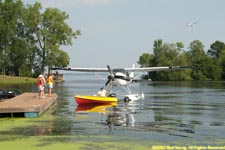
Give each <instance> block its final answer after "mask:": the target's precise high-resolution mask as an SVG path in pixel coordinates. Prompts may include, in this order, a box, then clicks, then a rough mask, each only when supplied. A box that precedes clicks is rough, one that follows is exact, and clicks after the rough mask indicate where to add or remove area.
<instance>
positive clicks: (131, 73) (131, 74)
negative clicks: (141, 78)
mask: <svg viewBox="0 0 225 150" xmlns="http://www.w3.org/2000/svg"><path fill="white" fill-rule="evenodd" d="M132 68H133V69H134V68H135V64H133V66H132ZM130 78H132V79H133V78H134V72H130Z"/></svg>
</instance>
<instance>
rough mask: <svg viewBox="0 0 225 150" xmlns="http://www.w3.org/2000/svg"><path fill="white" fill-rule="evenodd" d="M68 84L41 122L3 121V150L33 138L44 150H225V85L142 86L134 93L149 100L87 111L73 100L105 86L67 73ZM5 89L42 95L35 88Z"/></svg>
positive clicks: (0, 130) (93, 78)
mask: <svg viewBox="0 0 225 150" xmlns="http://www.w3.org/2000/svg"><path fill="white" fill-rule="evenodd" d="M103 77H105V76H104V75H103ZM64 79H65V80H66V82H64V83H58V84H56V85H55V87H54V90H53V92H56V93H57V94H58V99H57V102H56V103H55V104H54V105H53V106H52V107H51V108H50V109H49V110H48V111H47V112H46V113H45V114H43V115H42V116H41V117H40V118H32V119H29V118H1V119H0V121H1V123H2V125H1V127H0V135H1V137H0V146H1V145H3V143H4V142H6V141H8V140H9V139H11V140H12V139H13V140H15V141H18V142H15V143H18V144H19V143H20V142H21V139H22V140H23V141H26V140H28V139H30V138H35V139H34V140H37V139H38V142H37V141H36V142H37V143H38V144H36V142H34V143H33V146H37V145H39V146H40V145H41V146H42V149H43V148H45V146H49V145H54V144H56V143H61V144H62V145H64V146H65V145H67V144H68V143H69V144H72V143H76V142H79V143H82V142H83V143H85V146H84V145H82V146H80V147H81V148H80V149H105V148H107V149H110V148H112V149H113V148H115V149H119V148H121V149H124V148H126V149H127V148H131V147H132V148H134V147H133V146H137V147H136V148H135V149H160V148H161V149H170V148H171V149H176V148H177V149H178V148H180V149H185V148H186V149H194V148H196V149H197V148H200V146H203V148H204V147H205V148H206V147H207V146H219V147H220V148H222V146H225V134H224V133H225V111H224V108H225V99H224V97H225V82H191V81H184V82H154V81H148V82H138V83H134V84H132V85H131V87H130V88H131V89H132V91H135V92H134V93H141V92H142V91H143V93H144V94H145V98H144V99H141V100H137V101H131V102H129V103H124V101H123V99H122V98H120V99H119V102H118V104H117V106H104V107H103V106H95V107H94V106H92V107H91V106H89V109H88V108H82V107H78V106H77V104H76V102H75V101H74V98H73V96H74V95H75V94H85V95H88V94H91V95H92V94H96V93H97V91H98V89H99V88H100V87H102V86H103V85H104V84H105V82H106V81H103V80H102V79H100V78H98V77H96V76H95V75H93V74H82V73H66V74H64ZM0 88H1V89H3V88H5V89H10V88H11V89H12V88H20V89H21V90H22V91H23V92H37V88H36V85H26V86H22V85H21V86H9V87H2V86H0ZM116 92H117V93H118V95H121V94H123V93H125V92H124V91H122V90H116ZM82 109H83V111H81V110H82ZM40 136H41V137H44V138H47V139H48V141H49V138H50V137H51V140H50V141H51V142H50V143H51V144H49V143H48V144H47V142H46V141H43V140H40V139H39V137H40ZM52 137H54V138H52ZM65 137H66V138H65ZM59 138H60V140H59ZM62 139H63V140H62ZM43 143H44V144H43ZM101 143H107V144H108V145H102V144H101ZM110 143H111V145H110ZM124 143H126V144H124ZM76 144H77V143H76ZM95 144H97V145H95ZM67 146H68V145H67ZM73 146H74V145H73ZM92 146H94V147H92ZM169 146H173V147H169ZM175 146H177V147H175ZM191 146H192V147H191ZM71 147H72V146H71Z"/></svg>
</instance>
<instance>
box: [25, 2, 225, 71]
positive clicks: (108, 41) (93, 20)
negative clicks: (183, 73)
mask: <svg viewBox="0 0 225 150" xmlns="http://www.w3.org/2000/svg"><path fill="white" fill-rule="evenodd" d="M36 1H38V2H40V3H42V6H43V8H44V9H45V8H48V7H52V8H58V9H60V10H61V11H65V12H66V13H67V14H68V15H69V19H68V20H67V23H68V24H69V25H70V26H71V27H72V28H73V30H74V31H76V30H81V34H82V35H81V36H79V37H78V38H77V39H75V40H74V41H73V45H72V46H66V47H63V50H65V51H66V52H67V53H68V54H69V56H70V64H69V66H68V67H105V66H106V65H110V66H111V67H131V66H132V64H136V65H137V61H138V60H139V57H140V56H141V55H142V54H143V53H152V52H153V43H154V41H155V40H157V39H162V40H163V43H168V44H171V43H176V42H182V43H183V44H184V47H185V48H184V49H185V50H188V48H189V45H190V43H191V42H192V41H194V40H200V41H201V42H202V43H203V45H204V46H205V51H207V50H208V49H209V48H210V45H211V44H212V43H214V42H215V41H216V40H219V41H222V42H225V9H224V6H225V0H23V2H24V3H25V4H34V2H36ZM190 22H197V24H196V25H194V26H193V27H188V26H187V23H190ZM137 66H138V65H137Z"/></svg>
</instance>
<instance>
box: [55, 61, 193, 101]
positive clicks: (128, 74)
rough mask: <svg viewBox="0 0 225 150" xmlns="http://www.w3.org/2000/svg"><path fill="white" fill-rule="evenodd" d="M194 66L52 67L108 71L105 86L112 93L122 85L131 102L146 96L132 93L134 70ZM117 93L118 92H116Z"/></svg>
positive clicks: (71, 69)
mask: <svg viewBox="0 0 225 150" xmlns="http://www.w3.org/2000/svg"><path fill="white" fill-rule="evenodd" d="M187 68H192V66H164V67H142V68H135V65H133V66H132V67H131V68H113V69H111V67H110V66H109V65H107V66H106V67H105V68H52V70H66V71H77V72H94V73H98V72H108V73H109V74H108V76H107V81H106V83H105V85H104V87H106V86H109V87H110V91H109V94H111V95H113V94H114V93H112V90H113V87H122V88H123V89H124V90H125V91H126V92H127V94H124V95H123V96H124V101H126V102H129V101H131V100H139V99H143V98H144V93H143V92H142V93H141V94H132V93H131V91H130V88H129V86H130V84H132V83H133V82H134V81H136V79H137V77H138V76H140V74H139V75H137V76H135V74H134V72H139V73H140V72H153V71H164V70H178V69H187ZM115 95H116V94H115Z"/></svg>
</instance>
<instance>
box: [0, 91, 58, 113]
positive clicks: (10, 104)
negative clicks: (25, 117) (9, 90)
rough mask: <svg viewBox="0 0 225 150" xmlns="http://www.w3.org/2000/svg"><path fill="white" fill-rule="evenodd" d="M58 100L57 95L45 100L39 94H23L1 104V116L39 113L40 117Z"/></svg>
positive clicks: (47, 97)
mask: <svg viewBox="0 0 225 150" xmlns="http://www.w3.org/2000/svg"><path fill="white" fill-rule="evenodd" d="M56 99H57V94H52V96H51V97H49V96H47V95H46V97H45V98H43V99H40V98H39V95H38V93H23V94H21V95H18V96H16V97H14V98H11V99H8V100H4V101H2V102H0V114H4V113H11V114H14V113H38V116H40V115H41V114H42V113H43V112H45V111H46V110H47V109H48V108H49V107H50V106H51V105H52V104H53V103H54V102H55V100H56Z"/></svg>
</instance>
